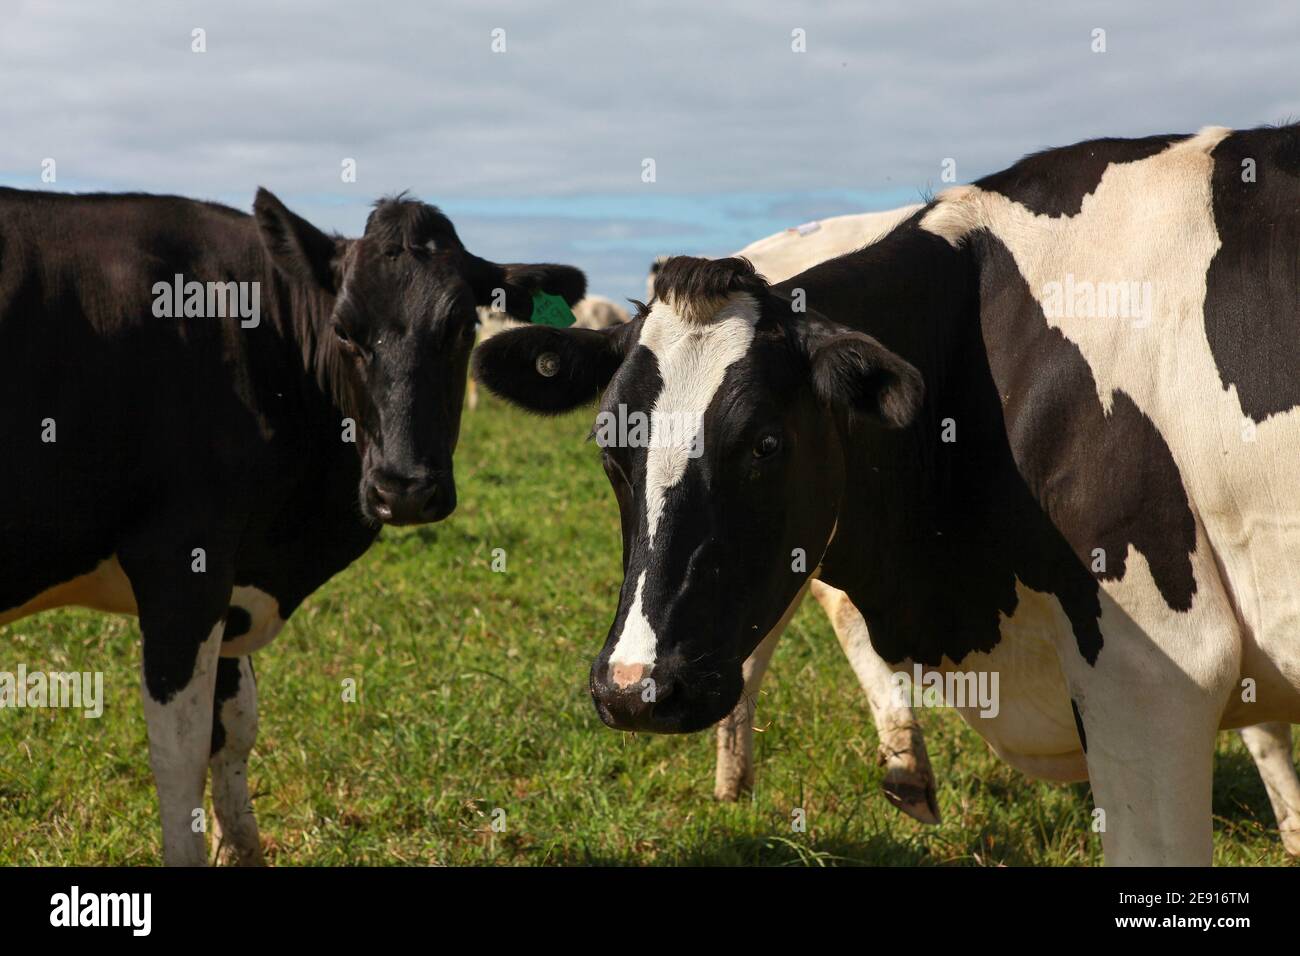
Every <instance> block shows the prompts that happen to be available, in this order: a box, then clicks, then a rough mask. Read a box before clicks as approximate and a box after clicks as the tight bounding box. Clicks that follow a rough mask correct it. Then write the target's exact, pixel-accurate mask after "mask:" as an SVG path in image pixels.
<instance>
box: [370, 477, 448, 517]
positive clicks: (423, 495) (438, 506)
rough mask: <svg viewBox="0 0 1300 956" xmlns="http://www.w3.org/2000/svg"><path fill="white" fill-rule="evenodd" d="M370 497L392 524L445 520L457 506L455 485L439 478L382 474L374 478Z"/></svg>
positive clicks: (373, 507)
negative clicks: (419, 478) (385, 475)
mask: <svg viewBox="0 0 1300 956" xmlns="http://www.w3.org/2000/svg"><path fill="white" fill-rule="evenodd" d="M367 497H368V498H369V502H370V508H371V510H372V511H373V512H374V515H375V517H376V518H378V519H379V520H380V521H382V522H384V523H385V524H392V525H405V524H424V523H427V522H430V521H441V520H442V519H443V518H445V517H447V515H449V514H451V513H452V511H453V510H455V508H456V489H455V486H454V485H452V484H451V483H450V482H447V483H443V482H439V481H437V480H436V479H427V480H423V481H402V480H400V479H393V478H389V477H378V478H376V479H375V480H374V481H373V482H371V484H370V488H369V491H368V492H367Z"/></svg>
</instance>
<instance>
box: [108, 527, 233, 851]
mask: <svg viewBox="0 0 1300 956" xmlns="http://www.w3.org/2000/svg"><path fill="white" fill-rule="evenodd" d="M186 530H187V529H184V526H179V525H178V526H177V527H176V528H169V529H168V530H167V531H165V532H162V533H158V534H155V535H152V536H149V537H146V538H142V539H136V540H134V541H132V542H130V543H128V544H127V545H125V546H123V548H122V549H121V550H120V552H119V557H120V559H121V562H122V568H123V570H124V571H125V572H126V575H127V578H128V579H129V580H130V582H131V588H132V590H133V591H134V593H135V597H136V603H137V605H138V606H139V609H140V633H141V636H142V642H141V643H142V654H141V657H142V661H141V691H142V697H143V699H144V715H145V722H146V724H147V726H148V731H149V763H150V765H151V766H152V768H153V774H154V783H155V784H156V786H157V788H158V803H159V808H160V811H161V816H162V831H163V862H164V864H166V865H167V866H204V865H206V863H207V845H206V839H205V832H206V829H207V827H206V825H205V817H204V816H203V789H204V783H205V782H206V779H207V770H208V758H209V756H210V753H211V747H212V702H213V694H214V691H215V686H216V678H217V658H218V655H219V653H220V651H221V638H222V634H223V633H224V630H225V615H226V608H227V607H228V606H229V603H230V595H231V590H232V587H231V577H232V574H231V571H230V567H231V562H230V560H229V555H230V554H232V553H233V549H232V548H230V547H228V546H226V547H221V546H220V545H219V544H218V543H217V542H216V541H215V540H213V538H212V537H205V536H204V535H203V534H201V533H198V534H196V533H193V532H188V533H181V532H185V531H186ZM197 542H206V543H207V544H209V545H210V547H209V548H205V549H204V550H205V555H204V562H205V564H204V565H203V567H202V570H196V568H195V565H194V562H195V561H196V560H197V559H196V558H195V557H194V556H193V553H192V549H193V548H195V547H201V546H202V545H200V544H198V543H197Z"/></svg>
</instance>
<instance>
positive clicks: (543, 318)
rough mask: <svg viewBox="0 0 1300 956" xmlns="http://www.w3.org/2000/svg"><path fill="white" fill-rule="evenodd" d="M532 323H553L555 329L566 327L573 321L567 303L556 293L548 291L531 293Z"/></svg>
mask: <svg viewBox="0 0 1300 956" xmlns="http://www.w3.org/2000/svg"><path fill="white" fill-rule="evenodd" d="M532 321H533V325H553V326H555V328H557V329H567V328H568V327H569V326H571V325H572V324H573V323H574V322H576V321H578V320H577V318H575V317H574V315H573V311H572V310H571V309H570V308H569V304H568V303H567V302H565V301H564V299H562V298H561V297H560V296H558V295H551V294H550V293H549V292H535V293H533V319H532Z"/></svg>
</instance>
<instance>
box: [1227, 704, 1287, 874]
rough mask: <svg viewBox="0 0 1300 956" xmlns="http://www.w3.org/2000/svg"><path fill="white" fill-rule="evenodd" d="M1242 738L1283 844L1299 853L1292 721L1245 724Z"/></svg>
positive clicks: (1242, 729)
mask: <svg viewBox="0 0 1300 956" xmlns="http://www.w3.org/2000/svg"><path fill="white" fill-rule="evenodd" d="M1241 739H1242V740H1243V741H1245V743H1246V749H1247V750H1249V751H1250V755H1251V756H1252V757H1253V758H1255V767H1256V769H1258V770H1259V776H1260V778H1261V779H1262V780H1263V781H1264V787H1265V789H1266V790H1268V800H1269V802H1270V803H1271V804H1273V814H1274V816H1276V817H1277V829H1278V832H1279V833H1280V834H1281V835H1282V846H1284V847H1285V848H1286V852H1287V853H1289V854H1290V855H1291V856H1300V778H1298V777H1297V776H1296V771H1295V764H1294V763H1292V762H1291V725H1290V724H1283V723H1273V724H1256V725H1255V726H1253V727H1242V728H1241Z"/></svg>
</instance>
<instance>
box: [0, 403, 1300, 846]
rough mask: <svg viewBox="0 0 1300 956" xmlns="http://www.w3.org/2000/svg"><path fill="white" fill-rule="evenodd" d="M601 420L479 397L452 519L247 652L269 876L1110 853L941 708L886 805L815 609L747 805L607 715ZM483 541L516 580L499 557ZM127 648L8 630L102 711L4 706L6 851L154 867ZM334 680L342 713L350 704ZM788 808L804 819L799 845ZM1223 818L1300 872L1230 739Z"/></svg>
mask: <svg viewBox="0 0 1300 956" xmlns="http://www.w3.org/2000/svg"><path fill="white" fill-rule="evenodd" d="M590 422H591V412H589V411H587V412H580V413H576V414H574V415H570V416H566V417H562V418H557V419H550V420H542V419H538V418H534V417H530V416H527V415H525V414H523V413H521V412H517V411H515V410H513V409H510V408H507V407H506V406H504V405H503V404H502V403H500V402H497V401H495V400H494V399H493V398H492V397H491V396H489V395H486V394H484V395H483V396H482V403H481V405H480V408H479V410H478V411H477V412H476V413H473V414H470V413H467V414H466V421H465V427H464V430H463V436H462V441H461V446H460V449H459V452H458V454H457V475H458V486H459V492H460V500H461V502H462V503H461V505H460V508H459V510H458V511H457V512H456V514H455V515H454V516H453V517H452V518H451V519H450V520H448V521H447V522H445V523H443V524H440V525H437V526H433V527H425V528H417V529H411V530H405V531H391V530H390V531H385V533H384V534H383V536H382V538H381V540H380V541H379V542H378V543H377V544H376V545H375V547H373V548H372V549H371V550H370V552H369V553H367V554H366V555H365V556H364V557H363V558H362V559H361V560H360V561H358V562H357V563H356V564H355V565H353V566H352V567H351V568H349V569H348V570H347V571H346V572H344V573H343V574H341V575H339V576H338V577H337V578H335V579H334V580H333V581H331V582H330V583H329V584H328V585H326V586H325V587H324V588H323V589H322V590H321V591H319V592H318V593H317V594H316V595H315V596H314V597H312V598H311V599H310V600H309V601H308V602H307V604H306V605H305V606H304V607H303V608H302V609H300V610H299V612H298V613H297V614H296V615H295V617H294V618H293V620H292V621H291V622H290V624H289V626H288V627H287V628H286V630H285V632H284V633H283V634H282V635H281V636H280V637H279V638H278V640H277V641H276V642H275V643H274V644H273V645H271V647H269V648H267V649H266V650H263V651H262V652H260V653H259V654H258V655H256V658H255V665H256V667H257V673H258V686H259V691H260V696H261V731H260V736H259V740H258V746H257V749H256V751H255V752H254V756H253V760H252V762H251V765H250V778H251V781H252V785H253V790H254V802H255V805H256V808H257V813H258V816H259V820H260V824H261V828H262V837H263V844H264V846H265V849H266V853H267V859H268V861H269V862H270V863H272V864H274V865H281V866H285V865H293V866H325V865H342V864H349V865H387V864H452V865H466V864H468V865H478V864H494V865H539V864H546V865H570V864H728V865H730V864H756V865H798V866H820V865H841V864H893V865H897V864H903V865H916V864H925V865H929V864H937V865H949V864H952V865H976V866H996V865H1002V864H1007V865H1067V866H1073V865H1080V864H1089V865H1092V864H1097V863H1100V861H1101V851H1100V842H1099V839H1098V837H1097V836H1096V835H1095V834H1093V833H1091V831H1090V828H1089V822H1090V814H1091V809H1092V805H1091V801H1090V798H1089V793H1088V788H1087V786H1086V785H1076V786H1053V785H1048V784H1043V783H1035V782H1033V781H1030V780H1028V779H1026V778H1025V777H1023V776H1021V775H1020V774H1018V773H1017V772H1016V771H1014V770H1012V769H1011V768H1010V767H1008V766H1006V765H1004V764H1002V763H1000V762H999V761H998V760H997V759H996V758H995V757H994V756H992V754H991V753H990V751H989V750H988V748H987V747H986V746H985V745H984V743H983V742H982V741H981V740H980V738H979V737H978V736H977V735H976V734H975V733H974V732H973V731H971V730H970V729H969V728H967V727H966V725H965V724H964V723H963V722H962V721H961V720H960V718H958V717H957V716H956V715H955V714H954V713H952V712H949V711H941V710H926V711H924V712H922V713H921V714H920V719H921V721H922V723H923V725H924V727H925V731H926V734H927V737H928V745H929V751H930V755H931V759H932V761H933V764H934V767H935V770H936V772H937V774H938V776H939V781H940V786H939V802H940V806H941V809H942V813H943V818H944V819H943V823H942V825H941V826H938V827H925V826H922V825H920V824H918V823H915V822H913V821H912V820H910V819H907V818H905V817H903V816H902V814H900V813H898V812H897V811H895V810H894V809H893V808H892V807H891V806H890V805H889V804H888V803H887V802H886V801H885V799H884V797H883V796H882V795H881V792H880V780H881V769H880V768H879V767H877V765H876V762H875V753H876V735H875V731H874V728H873V727H872V724H871V720H870V716H869V712H868V709H867V706H866V702H865V700H864V698H863V696H862V694H861V691H860V690H859V688H858V686H857V683H856V681H855V679H854V677H853V674H852V672H851V671H850V669H849V666H848V664H847V663H846V661H845V660H844V659H843V657H842V655H841V653H840V650H839V647H838V645H837V643H836V641H835V638H834V635H833V632H832V631H831V629H830V626H829V625H828V623H827V621H826V619H825V617H824V615H823V614H822V613H821V610H820V608H819V607H818V606H817V604H816V603H815V602H813V601H808V602H806V604H805V606H804V607H803V609H802V610H801V611H800V612H799V614H798V616H797V617H796V618H795V620H794V623H793V625H792V626H791V628H790V629H789V631H788V632H787V634H786V636H785V638H784V640H783V641H782V643H781V645H780V646H779V648H778V649H777V652H776V657H775V660H774V662H773V665H772V669H771V671H770V673H769V676H768V679H767V682H766V684H765V686H764V692H763V695H762V697H761V699H760V703H759V708H758V716H757V724H758V726H759V727H760V728H761V731H762V732H761V733H759V734H758V736H757V743H756V751H757V766H758V783H757V787H756V790H755V793H754V794H753V796H752V797H751V798H749V799H746V800H743V801H742V802H740V803H738V804H732V805H726V804H718V803H715V802H714V800H713V799H712V789H713V759H714V750H713V734H712V732H711V731H709V732H706V733H701V734H696V735H693V736H689V737H653V736H630V735H624V734H618V733H615V732H613V731H610V730H608V729H606V728H605V727H604V726H603V725H602V724H601V723H600V721H599V719H598V718H597V717H596V714H595V712H594V710H593V709H592V705H591V702H590V700H589V697H588V693H587V669H588V665H589V663H590V660H591V658H592V656H593V655H594V654H595V653H596V652H597V650H598V649H599V647H600V644H601V642H602V640H603V638H604V635H605V632H606V629H607V627H608V625H609V621H610V618H611V616H612V614H613V611H614V607H615V601H616V598H617V594H618V588H619V582H620V576H621V566H620V549H621V544H620V539H619V533H618V514H617V509H616V507H615V504H614V499H613V495H612V493H611V492H610V490H609V488H608V487H607V485H606V482H605V478H604V475H603V474H602V472H601V469H600V466H599V463H598V461H597V454H596V453H597V449H596V448H595V447H594V445H591V444H589V443H586V442H584V438H585V436H586V433H587V429H588V428H589V427H590ZM495 548H503V549H505V553H506V561H507V570H506V572H505V573H494V572H493V571H492V570H491V563H492V556H493V549H495ZM138 642H139V631H138V628H137V626H136V623H135V621H134V620H133V619H126V618H120V617H110V616H104V615H96V614H92V613H89V612H83V611H60V612H54V613H48V614H45V615H41V616H38V617H35V618H29V619H27V620H25V621H20V622H18V623H16V624H13V625H10V626H9V627H8V628H4V629H0V670H10V671H12V670H15V669H16V667H17V664H18V663H19V662H24V663H26V664H27V666H28V668H29V669H31V670H36V669H41V670H73V669H75V670H102V671H104V672H105V678H104V681H105V698H106V707H105V712H104V716H103V717H102V718H101V719H99V720H85V719H83V718H82V717H81V716H79V715H78V714H75V713H73V712H67V711H63V712H60V711H34V710H23V711H14V710H4V711H0V863H3V864H6V865H14V864H51V865H54V864H58V865H68V864H82V865H84V864H126V865H136V864H152V863H156V862H157V861H158V860H159V859H160V858H161V848H160V832H159V826H158V821H157V808H156V805H155V796H154V790H153V784H152V779H151V775H150V772H149V767H148V762H147V752H146V743H145V725H144V718H143V716H142V713H141V707H140V702H139V689H138V688H139V680H138ZM346 678H353V679H355V680H356V682H357V686H358V688H359V699H358V700H357V702H355V703H345V702H344V701H343V700H342V683H343V681H344V680H345V679H346ZM795 807H802V808H804V810H805V811H806V815H807V830H806V832H803V833H797V832H792V829H791V811H792V809H793V808H795ZM496 808H501V809H503V810H504V811H505V814H506V817H505V821H506V828H505V831H504V832H500V833H498V832H494V831H493V829H492V826H491V823H492V814H493V811H494V810H495V809H496ZM1214 812H1215V824H1214V826H1215V838H1216V840H1215V862H1216V863H1218V864H1229V865H1232V864H1236V865H1242V864H1285V863H1287V862H1288V857H1287V856H1286V855H1285V853H1284V852H1283V850H1282V846H1281V843H1280V841H1279V839H1278V836H1277V832H1276V829H1275V823H1274V821H1273V817H1272V813H1271V810H1270V808H1269V804H1268V799H1267V796H1266V794H1265V791H1264V788H1263V785H1262V784H1261V782H1260V780H1259V778H1258V776H1257V775H1256V773H1255V770H1254V766H1253V764H1252V763H1251V761H1250V759H1249V756H1248V755H1247V753H1246V751H1245V748H1244V747H1243V745H1242V744H1241V742H1240V739H1239V738H1238V737H1237V736H1236V735H1235V734H1232V735H1228V734H1224V735H1221V737H1220V743H1219V750H1218V755H1217V772H1216V778H1215V790H1214Z"/></svg>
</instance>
